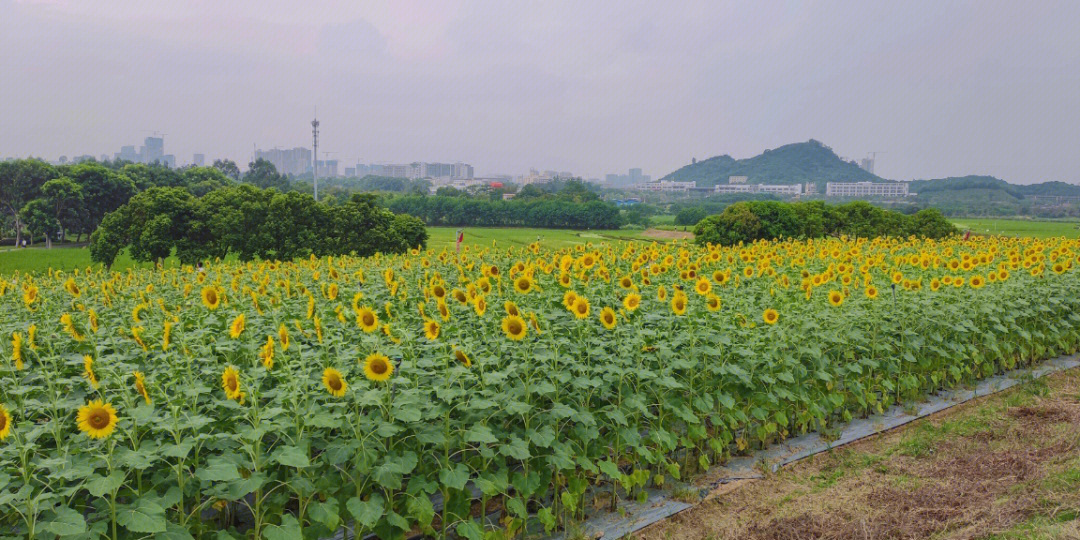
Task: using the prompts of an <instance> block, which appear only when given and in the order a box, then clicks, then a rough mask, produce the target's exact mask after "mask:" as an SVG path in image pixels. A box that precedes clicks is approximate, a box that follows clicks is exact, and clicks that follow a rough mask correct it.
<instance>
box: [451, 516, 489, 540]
mask: <svg viewBox="0 0 1080 540" xmlns="http://www.w3.org/2000/svg"><path fill="white" fill-rule="evenodd" d="M455 530H456V531H457V533H458V536H460V537H462V538H468V539H469V540H481V539H482V538H483V537H484V529H483V528H482V527H480V524H479V523H477V522H475V521H473V520H471V519H470V520H469V521H462V522H461V523H458V526H457V528H456V529H455Z"/></svg>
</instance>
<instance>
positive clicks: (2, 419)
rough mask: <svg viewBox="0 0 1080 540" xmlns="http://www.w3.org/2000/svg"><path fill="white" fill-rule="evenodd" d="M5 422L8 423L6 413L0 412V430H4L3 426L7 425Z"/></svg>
mask: <svg viewBox="0 0 1080 540" xmlns="http://www.w3.org/2000/svg"><path fill="white" fill-rule="evenodd" d="M7 423H8V419H7V415H6V414H3V413H0V431H4V428H6V427H7Z"/></svg>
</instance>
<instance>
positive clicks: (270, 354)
mask: <svg viewBox="0 0 1080 540" xmlns="http://www.w3.org/2000/svg"><path fill="white" fill-rule="evenodd" d="M318 331H319V330H318V327H316V332H318ZM259 361H260V362H262V365H263V367H265V368H266V369H274V336H266V344H265V345H263V346H262V347H259Z"/></svg>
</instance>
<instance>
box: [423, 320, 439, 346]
mask: <svg viewBox="0 0 1080 540" xmlns="http://www.w3.org/2000/svg"><path fill="white" fill-rule="evenodd" d="M440 329H441V327H440V326H439V323H438V322H436V321H435V320H434V319H428V320H426V321H424V336H425V337H427V338H428V339H429V340H431V341H435V340H436V339H439V330H440Z"/></svg>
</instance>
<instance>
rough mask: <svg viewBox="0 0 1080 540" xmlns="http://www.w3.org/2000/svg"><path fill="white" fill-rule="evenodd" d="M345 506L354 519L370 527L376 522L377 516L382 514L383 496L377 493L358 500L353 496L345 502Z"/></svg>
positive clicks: (379, 516)
mask: <svg viewBox="0 0 1080 540" xmlns="http://www.w3.org/2000/svg"><path fill="white" fill-rule="evenodd" d="M345 508H347V509H348V510H349V513H350V514H352V517H353V518H355V519H356V521H358V522H360V524H361V525H363V526H364V527H367V528H368V529H370V528H372V527H374V526H375V524H376V523H378V521H379V518H381V517H382V515H383V497H382V495H380V494H378V493H375V494H372V495H371V498H369V499H368V500H366V501H362V500H360V498H359V497H353V498H351V499H349V501H348V502H346V503H345Z"/></svg>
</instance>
